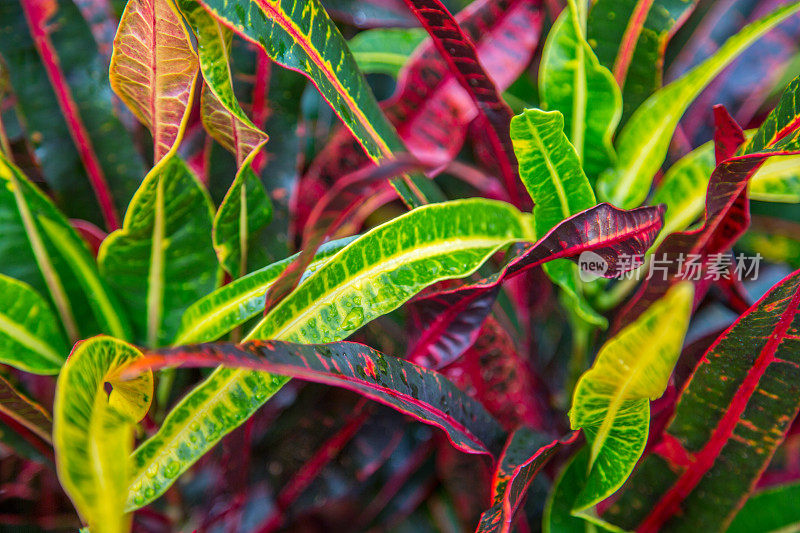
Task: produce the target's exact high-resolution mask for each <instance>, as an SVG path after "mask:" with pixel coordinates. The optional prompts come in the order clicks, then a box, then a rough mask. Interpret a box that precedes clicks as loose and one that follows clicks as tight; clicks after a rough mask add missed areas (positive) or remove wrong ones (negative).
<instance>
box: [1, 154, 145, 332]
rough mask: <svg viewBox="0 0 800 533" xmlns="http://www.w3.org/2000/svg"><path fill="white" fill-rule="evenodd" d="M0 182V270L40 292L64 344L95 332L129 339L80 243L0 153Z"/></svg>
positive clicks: (123, 321) (124, 323)
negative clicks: (53, 313)
mask: <svg viewBox="0 0 800 533" xmlns="http://www.w3.org/2000/svg"><path fill="white" fill-rule="evenodd" d="M0 184H2V186H0V235H2V238H0V273H2V274H5V275H7V276H9V277H12V278H15V279H18V280H20V281H22V282H24V283H27V284H28V285H30V286H31V287H32V288H33V289H34V290H35V291H36V292H37V293H39V294H41V295H43V296H46V297H47V298H48V300H49V301H50V302H51V303H52V304H53V308H54V309H55V311H56V313H57V315H58V318H59V320H60V321H61V324H62V325H63V327H64V330H65V331H66V333H67V338H68V339H69V341H70V342H74V341H76V340H78V339H79V338H81V337H86V336H90V335H94V334H97V333H98V332H104V333H109V334H112V335H114V336H117V337H120V338H123V339H124V338H129V337H130V326H129V324H128V322H127V319H126V317H125V315H124V314H123V313H122V312H121V311H120V308H119V303H118V302H117V300H116V298H115V297H114V295H113V294H112V293H111V291H110V290H109V289H108V288H107V286H106V284H105V282H104V281H103V280H102V279H101V278H100V275H99V273H98V272H97V267H96V265H95V262H94V258H93V257H92V255H91V253H90V252H89V249H88V248H87V246H86V243H84V241H83V240H82V239H81V238H80V237H79V236H78V234H77V233H76V232H75V230H74V229H72V227H71V226H70V225H69V222H68V221H67V220H66V218H64V215H62V214H61V213H60V212H59V211H58V209H56V207H55V206H54V205H53V204H52V203H51V202H50V200H49V199H48V198H47V197H46V196H45V195H44V194H42V193H41V192H40V191H39V189H38V188H36V186H34V185H33V184H32V183H31V182H30V181H28V179H27V178H26V177H25V175H23V174H22V172H21V171H20V170H19V169H18V168H17V167H15V166H14V165H12V164H11V163H10V162H9V161H8V160H7V159H6V158H5V157H4V156H3V155H2V154H0Z"/></svg>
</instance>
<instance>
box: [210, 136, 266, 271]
mask: <svg viewBox="0 0 800 533" xmlns="http://www.w3.org/2000/svg"><path fill="white" fill-rule="evenodd" d="M255 154H256V152H255V151H251V152H250V155H249V156H248V157H247V159H246V160H245V161H244V163H243V164H242V166H241V167H239V171H238V172H237V173H236V178H234V180H233V183H232V184H231V187H230V189H228V192H227V193H226V194H225V198H223V200H222V203H221V204H220V206H219V210H217V214H216V216H215V217H214V230H213V240H214V250H216V252H217V257H218V258H219V262H220V264H221V265H222V268H224V269H225V270H226V271H227V272H228V273H229V274H230V275H231V277H233V278H234V279H235V278H240V277H242V276H244V275H245V274H247V273H248V272H251V271H252V270H253V267H255V266H256V265H258V264H259V261H260V260H261V261H263V258H265V256H266V254H265V253H263V250H262V249H260V248H259V247H257V244H258V242H259V241H258V238H259V236H260V235H261V234H263V230H264V228H265V227H266V226H267V224H269V222H270V220H272V202H270V200H269V196H267V191H266V189H264V184H263V183H261V180H260V179H259V177H258V176H257V175H256V173H255V171H253V168H252V167H251V166H250V162H251V161H252V159H253V156H255ZM259 252H261V253H259ZM260 264H262V265H263V264H264V263H263V262H261V263H260Z"/></svg>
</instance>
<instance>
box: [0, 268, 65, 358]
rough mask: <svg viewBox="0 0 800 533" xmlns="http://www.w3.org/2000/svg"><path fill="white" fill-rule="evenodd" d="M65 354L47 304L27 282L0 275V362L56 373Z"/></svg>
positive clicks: (56, 325)
mask: <svg viewBox="0 0 800 533" xmlns="http://www.w3.org/2000/svg"><path fill="white" fill-rule="evenodd" d="M68 353H69V350H68V348H67V343H66V342H65V341H64V334H63V333H62V332H61V327H60V326H59V323H58V319H57V318H56V315H55V314H54V313H53V311H52V309H51V308H50V304H49V303H47V301H46V300H45V299H44V298H42V297H41V296H40V295H39V294H38V293H37V292H36V291H35V290H34V289H33V288H32V287H31V286H30V285H28V284H27V283H23V282H21V281H17V280H15V279H13V278H9V277H7V276H4V275H2V274H0V362H2V363H4V364H7V365H11V366H14V367H17V368H19V369H21V370H25V371H26V372H33V373H36V374H57V373H58V371H59V370H60V369H61V365H63V364H64V361H65V360H66V358H67V354H68Z"/></svg>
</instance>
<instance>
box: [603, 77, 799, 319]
mask: <svg viewBox="0 0 800 533" xmlns="http://www.w3.org/2000/svg"><path fill="white" fill-rule="evenodd" d="M799 93H800V77H798V78H795V79H794V81H792V83H791V84H790V85H789V87H787V89H786V91H785V92H784V94H783V96H782V97H781V100H780V102H779V103H778V106H777V107H776V108H775V109H774V110H773V111H772V113H770V115H769V116H768V117H767V119H766V120H765V121H764V124H763V125H762V126H761V127H760V128H759V129H758V131H757V132H756V133H755V135H754V136H753V137H751V139H750V140H749V141H748V142H747V143H746V144H745V145H744V147H743V148H742V149H741V152H742V154H741V155H737V156H735V157H731V158H729V159H726V160H725V161H724V162H722V163H721V164H719V165H717V168H716V169H715V170H714V173H713V174H712V175H711V178H710V180H709V182H708V191H707V192H706V211H705V223H704V224H703V226H702V227H700V228H698V229H696V230H692V231H685V232H680V233H674V234H672V235H670V236H669V237H667V238H666V239H664V242H663V243H661V246H659V247H658V249H657V250H656V252H655V258H656V259H657V260H658V261H661V262H662V264H663V265H666V267H667V272H666V273H665V275H658V276H653V277H651V278H650V279H648V280H647V281H646V282H645V283H644V284H643V285H642V286H641V288H640V289H639V291H638V292H637V293H636V294H635V295H634V297H633V299H632V300H631V301H630V302H629V303H628V304H627V305H626V306H625V307H624V308H623V310H622V312H621V313H620V314H619V315H618V316H617V320H616V326H617V327H615V329H618V326H619V325H620V324H625V323H628V322H630V321H631V320H632V318H633V317H636V316H638V315H639V314H640V313H641V312H643V311H644V309H647V307H649V306H650V304H652V303H653V302H654V301H656V300H658V299H659V298H660V297H661V296H663V295H664V294H665V293H666V292H667V290H668V289H669V287H670V286H671V285H672V284H674V283H675V282H677V281H679V280H680V279H681V276H682V275H683V273H682V271H681V269H682V268H683V262H682V261H681V260H680V259H679V258H681V257H684V258H688V257H689V256H690V254H691V255H695V256H699V259H700V261H699V262H698V264H699V265H701V270H702V271H701V273H700V276H699V277H700V278H706V276H705V272H706V269H707V267H708V264H709V263H710V262H711V260H712V259H713V257H711V256H713V255H716V254H721V253H723V252H726V251H727V250H729V249H730V248H731V247H732V246H733V244H734V243H735V242H736V241H737V240H738V239H739V237H741V236H742V234H743V233H744V232H745V230H746V229H747V227H748V226H749V225H750V201H749V198H748V193H747V184H748V182H749V181H750V178H751V177H752V176H753V175H754V174H755V173H756V171H758V169H759V168H760V167H761V165H762V163H763V162H764V161H765V160H766V159H767V158H769V157H771V156H774V155H793V154H800V101H798V100H797V99H796V95H797V94H799ZM719 113H720V112H719V111H717V114H718V115H719ZM726 115H727V113H726ZM728 118H730V117H728ZM720 119H721V120H723V122H724V121H726V120H727V119H726V118H725V117H724V116H720ZM724 129H726V130H729V129H730V126H724ZM728 144H731V143H728ZM729 148H730V147H728V148H727V150H729ZM718 155H724V154H718ZM709 286H710V282H709V280H708V279H700V280H699V283H698V284H697V287H696V288H695V305H697V304H698V303H699V302H700V301H701V300H702V298H703V296H704V295H705V294H706V292H707V290H708V287H709Z"/></svg>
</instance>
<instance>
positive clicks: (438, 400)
mask: <svg viewBox="0 0 800 533" xmlns="http://www.w3.org/2000/svg"><path fill="white" fill-rule="evenodd" d="M218 365H224V366H226V367H228V368H247V369H250V370H263V371H267V372H272V373H275V374H283V375H288V376H292V377H297V378H300V379H303V380H308V381H314V382H317V383H324V384H327V385H335V386H338V387H344V388H347V389H350V390H354V391H356V392H358V393H360V394H361V395H364V396H366V397H368V398H371V399H373V400H376V401H378V402H381V403H383V404H385V405H388V406H389V407H392V408H394V409H397V410H399V411H400V412H403V413H406V414H408V415H410V416H412V417H414V418H416V419H417V420H420V421H422V422H425V423H427V424H432V425H434V426H437V427H440V428H442V429H443V430H444V431H445V432H446V433H447V436H448V438H449V439H450V441H451V442H452V443H453V445H454V446H455V447H457V448H458V449H460V450H462V451H464V452H467V453H481V454H492V453H497V452H499V449H500V445H501V444H502V438H503V430H502V429H501V428H500V426H499V425H498V424H497V422H496V421H495V420H494V419H493V418H492V417H491V415H490V414H489V413H487V412H486V410H485V409H484V408H483V407H482V406H481V405H480V404H479V403H478V402H476V401H474V400H472V399H471V398H469V397H468V396H467V395H466V394H464V393H463V392H461V391H460V390H458V388H456V386H455V385H453V384H452V383H451V382H450V381H448V380H447V379H446V378H445V377H444V376H442V375H441V374H438V373H436V372H434V371H432V370H427V369H425V368H422V367H419V366H416V365H413V364H411V363H408V362H407V361H404V360H402V359H398V358H395V357H391V356H386V355H382V354H381V353H379V352H377V351H375V350H373V349H372V348H370V347H368V346H364V345H363V344H356V343H352V342H337V343H334V344H328V345H307V344H293V343H286V342H275V341H273V342H264V341H250V342H245V343H242V344H238V345H236V344H227V343H217V344H198V345H194V346H179V347H177V348H170V349H167V350H162V351H160V352H151V353H149V354H148V355H147V356H146V357H145V358H144V359H142V360H141V361H137V363H136V364H135V366H133V367H131V368H130V370H129V371H127V375H135V374H136V373H138V372H140V371H141V370H145V369H147V368H148V367H149V368H153V369H156V368H164V367H191V366H206V367H215V366H218Z"/></svg>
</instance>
